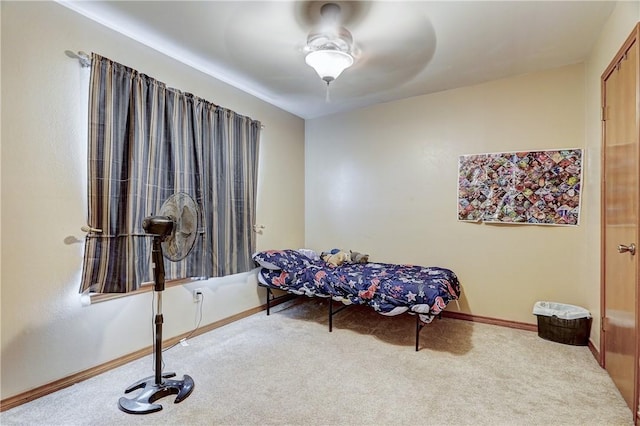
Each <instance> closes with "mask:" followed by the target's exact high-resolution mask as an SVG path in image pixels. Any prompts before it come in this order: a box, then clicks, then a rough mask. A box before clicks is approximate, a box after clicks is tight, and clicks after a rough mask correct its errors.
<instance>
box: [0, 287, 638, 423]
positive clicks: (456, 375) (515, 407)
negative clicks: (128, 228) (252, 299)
mask: <svg viewBox="0 0 640 426" xmlns="http://www.w3.org/2000/svg"><path fill="white" fill-rule="evenodd" d="M326 314H327V302H326V301H321V300H318V299H307V298H305V297H303V298H299V299H297V300H294V301H290V302H286V303H284V304H282V305H280V306H278V307H276V308H274V309H273V310H272V314H271V316H266V314H265V313H264V312H262V313H259V314H256V315H253V316H251V317H248V318H246V319H243V320H240V321H237V322H235V323H232V324H230V325H227V326H224V327H222V328H219V329H217V330H214V331H212V332H209V333H207V334H204V335H201V336H198V337H196V338H193V339H191V340H190V341H189V346H187V347H183V346H177V347H175V348H173V349H170V350H168V351H167V352H165V353H164V361H165V364H166V369H165V371H175V372H176V373H177V374H178V377H181V376H182V375H183V374H189V375H190V376H191V377H193V379H194V381H195V388H194V391H193V393H192V394H191V395H190V396H189V397H188V398H187V399H185V400H184V401H183V402H181V403H180V404H174V403H173V396H168V397H165V398H162V399H161V400H159V402H160V403H161V404H162V405H163V407H164V409H163V410H162V411H159V412H157V413H152V414H147V415H132V414H126V413H124V412H122V411H120V410H119V409H118V407H117V401H118V399H119V398H120V397H121V396H124V393H123V391H124V389H125V388H126V387H127V386H128V385H130V384H131V383H133V382H135V381H137V380H138V379H141V378H143V377H146V376H151V375H153V371H152V368H153V367H152V366H153V358H152V357H151V356H148V357H145V358H143V359H140V360H138V361H135V362H132V363H129V364H127V365H125V366H123V367H120V368H117V369H115V370H112V371H109V372H107V373H105V374H102V375H100V376H98V377H94V378H92V379H89V380H86V381H84V382H82V383H79V384H77V385H75V386H72V387H69V388H66V389H63V390H61V391H59V392H56V393H54V394H51V395H48V396H45V397H43V398H40V399H38V400H35V401H32V402H30V403H27V404H24V405H21V406H19V407H16V408H14V409H12V410H8V411H5V412H3V413H1V414H0V423H2V424H3V425H44V424H51V425H54V424H55V425H136V424H145V425H160V424H172V425H404V424H407V425H408V424H412V425H415V424H419V425H471V424H473V425H631V424H632V415H631V411H630V410H629V409H628V408H627V406H626V404H625V403H624V401H623V399H622V397H621V396H620V394H619V393H618V391H617V389H616V388H615V386H614V385H613V382H612V381H611V379H610V378H609V376H608V375H607V374H606V372H605V371H604V370H602V369H601V368H600V367H599V366H598V364H597V363H596V361H595V360H594V358H593V356H592V354H591V353H590V351H589V349H588V348H587V347H584V346H581V347H577V346H568V345H562V344H559V343H555V342H549V341H546V340H543V339H540V338H539V337H538V336H537V334H536V333H532V332H528V331H521V330H514V329H510V328H504V327H498V326H492V325H486V324H478V323H472V322H467V321H460V320H453V319H446V318H445V319H442V320H436V321H434V322H433V323H432V324H429V325H427V326H426V327H425V328H424V329H423V330H422V332H421V350H420V351H419V352H415V351H414V324H415V322H414V317H412V316H409V315H402V316H399V317H391V318H387V317H383V316H381V315H379V314H377V313H375V312H373V311H371V310H369V309H366V308H365V309H363V308H358V307H351V308H349V309H347V310H345V311H343V312H340V313H339V314H337V315H336V317H335V318H334V330H333V332H332V333H329V332H328V330H327V317H326Z"/></svg>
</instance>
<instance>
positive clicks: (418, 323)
mask: <svg viewBox="0 0 640 426" xmlns="http://www.w3.org/2000/svg"><path fill="white" fill-rule="evenodd" d="M258 285H259V286H260V287H264V288H266V289H267V315H271V302H273V301H275V300H279V299H283V298H291V296H292V295H295V296H297V295H296V294H294V293H287V294H283V295H282V296H276V295H274V294H273V291H272V289H271V287H269V286H268V285H265V284H262V283H258ZM282 291H285V290H282ZM327 299H329V332H332V331H333V316H334V315H335V314H337V313H338V312H340V311H342V310H343V309H346V308H348V307H349V306H350V305H345V304H342V306H340V307H339V308H338V309H333V298H331V297H327ZM409 314H410V315H414V316H415V317H416V352H418V351H419V350H420V331H422V329H423V328H424V326H425V325H426V324H425V323H423V322H422V321H420V315H419V314H416V313H413V312H410V313H409ZM437 318H438V319H441V318H442V313H440V314H438V316H437Z"/></svg>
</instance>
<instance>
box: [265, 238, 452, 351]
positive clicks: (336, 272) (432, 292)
mask: <svg viewBox="0 0 640 426" xmlns="http://www.w3.org/2000/svg"><path fill="white" fill-rule="evenodd" d="M253 259H254V261H255V262H256V263H257V264H258V265H259V266H260V267H261V268H260V270H259V271H258V283H259V285H260V286H262V287H265V288H266V289H267V315H269V314H270V307H271V306H270V305H271V302H272V301H273V300H275V299H277V298H279V297H276V296H275V295H274V293H273V292H272V289H277V290H282V291H285V292H287V293H289V294H295V295H305V296H309V297H321V298H327V299H329V331H332V329H333V316H334V315H335V314H337V313H338V312H340V311H341V310H342V309H344V308H346V307H348V306H351V305H364V306H368V307H370V308H372V309H373V310H375V311H376V312H378V313H380V314H382V315H387V316H395V315H400V314H403V313H408V314H412V315H415V317H416V328H415V332H416V351H417V350H418V349H419V339H420V331H421V330H422V328H423V327H424V325H425V324H428V323H430V322H431V321H433V319H434V318H436V317H439V316H440V313H441V312H442V311H443V310H444V309H445V308H446V307H447V304H448V303H449V302H451V301H453V300H456V301H457V300H458V297H459V296H460V283H459V281H458V278H457V276H456V274H455V273H453V272H452V271H451V270H449V269H445V268H440V267H434V266H431V267H426V266H417V265H397V264H389V263H374V262H367V263H351V262H345V263H343V264H342V265H339V266H336V265H333V264H330V263H327V262H325V261H323V260H322V259H320V258H319V257H318V256H317V255H315V253H313V252H310V251H309V250H303V251H300V250H293V249H288V250H267V251H261V252H257V253H255V254H254V255H253ZM280 297H282V296H280ZM333 301H336V302H342V305H339V307H338V308H335V307H334V303H333Z"/></svg>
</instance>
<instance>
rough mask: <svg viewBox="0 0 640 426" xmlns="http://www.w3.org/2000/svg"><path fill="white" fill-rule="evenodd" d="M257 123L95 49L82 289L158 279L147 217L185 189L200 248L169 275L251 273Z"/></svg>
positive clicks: (104, 289)
mask: <svg viewBox="0 0 640 426" xmlns="http://www.w3.org/2000/svg"><path fill="white" fill-rule="evenodd" d="M260 128H261V126H260V122H258V121H255V120H252V119H250V118H248V117H245V116H241V115H238V114H236V113H235V112H233V111H229V110H227V109H224V108H221V107H219V106H216V105H214V104H212V103H210V102H207V101H205V100H203V99H200V98H198V97H196V96H193V95H191V94H189V93H183V92H180V91H179V90H176V89H172V88H168V87H166V86H165V84H164V83H161V82H159V81H157V80H155V79H153V78H150V77H148V76H146V75H144V74H141V73H139V72H138V71H136V70H133V69H131V68H128V67H126V66H124V65H121V64H119V63H116V62H113V61H111V60H109V59H107V58H104V57H102V56H100V55H97V54H95V53H94V54H92V65H91V81H90V94H89V150H88V177H89V186H88V199H89V211H88V224H89V226H90V227H91V228H94V229H96V231H91V232H89V233H88V234H87V237H86V242H85V254H84V265H83V275H82V283H81V287H80V292H84V291H86V290H89V291H90V292H96V293H122V292H128V291H132V290H135V289H137V288H138V287H139V286H140V284H141V283H143V282H151V281H153V270H152V262H151V243H152V238H151V237H150V236H149V234H146V233H145V232H144V230H143V229H142V221H143V219H144V218H145V217H147V216H152V215H154V214H159V213H160V208H161V206H162V204H163V202H164V201H165V200H166V199H167V198H169V197H170V196H171V195H173V194H175V193H179V192H183V193H187V194H189V195H190V196H191V197H192V198H193V199H194V200H195V201H196V204H197V205H198V209H199V212H198V214H199V217H200V226H199V230H198V233H197V237H196V242H195V246H194V248H193V250H192V251H191V253H190V254H189V256H187V257H186V258H185V259H183V260H181V261H178V262H170V261H168V260H165V276H166V279H168V280H169V279H177V278H186V277H214V276H222V275H228V274H234V273H239V272H245V271H248V270H251V269H252V268H253V267H254V265H253V262H252V260H251V254H252V253H253V252H254V251H255V233H254V232H253V229H252V226H253V224H254V222H255V199H256V187H257V185H256V183H257V169H258V141H259V134H260Z"/></svg>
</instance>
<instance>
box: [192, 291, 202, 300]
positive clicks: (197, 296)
mask: <svg viewBox="0 0 640 426" xmlns="http://www.w3.org/2000/svg"><path fill="white" fill-rule="evenodd" d="M201 301H202V289H201V288H196V289H195V290H193V303H198V302H201Z"/></svg>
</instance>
